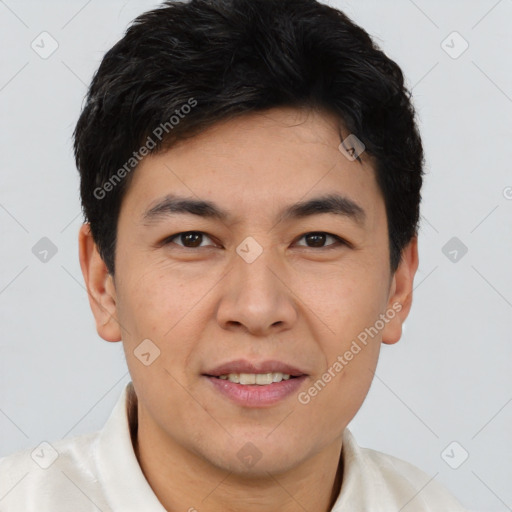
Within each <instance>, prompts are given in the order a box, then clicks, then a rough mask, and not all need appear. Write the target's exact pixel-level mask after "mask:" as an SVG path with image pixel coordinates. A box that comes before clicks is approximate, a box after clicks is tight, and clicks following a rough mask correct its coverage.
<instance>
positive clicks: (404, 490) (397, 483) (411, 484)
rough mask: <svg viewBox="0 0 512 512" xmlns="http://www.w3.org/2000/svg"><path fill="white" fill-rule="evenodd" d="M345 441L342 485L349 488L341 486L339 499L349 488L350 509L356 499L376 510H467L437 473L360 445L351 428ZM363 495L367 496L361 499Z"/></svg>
mask: <svg viewBox="0 0 512 512" xmlns="http://www.w3.org/2000/svg"><path fill="white" fill-rule="evenodd" d="M343 442H344V447H345V448H344V450H345V451H344V454H343V457H344V463H345V469H346V471H345V470H344V475H343V480H344V482H343V484H345V483H346V488H345V489H344V487H343V485H342V492H341V494H340V498H342V497H344V494H343V493H344V491H345V490H346V496H347V497H346V506H347V509H348V510H351V508H350V506H349V503H350V504H351V503H353V502H354V501H355V502H357V504H358V505H360V506H361V507H363V508H365V507H369V509H370V510H372V511H373V510H375V511H376V512H377V511H382V512H385V511H387V510H394V509H395V508H396V509H397V510H402V511H403V512H409V511H411V512H412V511H414V512H466V511H465V509H464V508H463V507H462V505H461V504H460V503H459V502H458V501H457V500H456V499H455V498H454V497H453V496H452V495H451V494H450V493H449V492H448V490H447V489H446V488H445V487H444V486H443V485H442V484H440V483H439V482H438V481H437V480H436V475H428V474H427V473H426V472H424V471H422V470H421V469H419V468H418V467H416V466H414V465H413V464H411V463H409V462H407V461H405V460H402V459H399V458H397V457H394V456H393V455H389V454H387V453H383V452H380V451H377V450H374V449H371V448H364V447H360V446H358V445H357V443H356V441H355V438H354V436H353V435H352V433H351V432H350V431H348V429H346V431H345V433H344V438H343ZM345 479H346V482H345ZM361 495H364V496H365V497H364V498H363V499H359V498H358V496H361ZM358 500H359V501H358ZM342 504H343V505H345V503H344V501H343V499H341V500H340V505H342ZM337 510H338V509H336V508H334V509H333V511H337ZM339 510H344V509H343V508H340V509H339Z"/></svg>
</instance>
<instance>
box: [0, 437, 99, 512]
mask: <svg viewBox="0 0 512 512" xmlns="http://www.w3.org/2000/svg"><path fill="white" fill-rule="evenodd" d="M98 435H99V432H93V433H89V434H84V435H81V436H75V437H71V438H66V439H61V440H59V441H54V442H51V443H49V442H46V441H44V442H42V443H40V444H39V445H38V446H36V447H33V448H27V449H24V450H21V451H18V452H15V453H13V454H10V455H7V456H5V457H3V458H0V500H1V505H2V507H1V510H2V512H4V511H5V512H11V511H12V512H15V511H16V512H17V511H20V510H23V511H24V512H31V511H34V512H35V511H36V510H38V511H42V510H53V511H55V512H58V510H59V508H58V506H57V507H56V505H57V503H58V504H65V503H66V502H67V503H68V504H70V503H75V502H76V500H77V499H80V500H82V501H83V502H84V507H83V508H80V510H89V508H88V507H89V505H87V503H86V502H87V501H88V497H89V495H90V496H91V497H93V496H94V495H95V488H96V486H97V482H98V479H97V473H96V463H95V460H94V445H95V443H96V442H97V439H98ZM80 496H81V498H80ZM57 497H58V502H56V501H55V498H57ZM68 500H69V501H68ZM89 504H90V506H92V507H93V508H91V510H92V509H95V510H97V508H95V507H94V506H93V505H92V503H91V502H90V500H89ZM97 506H100V507H101V505H100V504H99V503H98V504H97ZM102 510H108V508H106V507H105V508H102Z"/></svg>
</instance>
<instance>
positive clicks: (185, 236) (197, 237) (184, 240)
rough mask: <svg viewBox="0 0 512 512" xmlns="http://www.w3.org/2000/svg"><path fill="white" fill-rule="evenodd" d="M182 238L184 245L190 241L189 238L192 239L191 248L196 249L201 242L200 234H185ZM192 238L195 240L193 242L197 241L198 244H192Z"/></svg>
mask: <svg viewBox="0 0 512 512" xmlns="http://www.w3.org/2000/svg"><path fill="white" fill-rule="evenodd" d="M182 236H183V239H182V241H183V242H184V244H185V245H187V240H188V241H191V238H192V247H197V246H198V245H201V240H200V238H201V234H200V233H196V232H191V233H186V234H185V235H182ZM194 238H195V242H198V239H199V242H198V243H194Z"/></svg>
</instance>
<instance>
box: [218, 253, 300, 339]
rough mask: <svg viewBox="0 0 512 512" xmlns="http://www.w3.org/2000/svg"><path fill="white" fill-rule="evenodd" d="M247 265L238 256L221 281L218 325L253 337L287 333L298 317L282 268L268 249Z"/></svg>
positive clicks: (246, 262) (282, 265) (244, 260)
mask: <svg viewBox="0 0 512 512" xmlns="http://www.w3.org/2000/svg"><path fill="white" fill-rule="evenodd" d="M249 261H251V260H246V259H244V258H243V257H241V256H239V255H238V254H237V255H236V256H235V257H234V261H233V267H232V268H231V270H230V271H229V272H228V274H227V275H226V277H225V278H224V279H223V280H222V285H221V286H222V295H221V298H220V301H219V305H218V308H217V321H218V323H219V325H220V326H221V327H222V328H223V329H226V330H242V331H246V332H249V333H251V334H253V335H255V336H268V335H272V334H276V333H277V332H280V331H283V330H287V329H290V328H291V327H292V326H293V325H294V323H295V322H296V321H297V316H298V313H297V307H296V302H295V300H294V294H293V291H292V289H291V287H290V284H289V283H288V281H289V280H290V276H289V272H287V271H286V267H285V265H284V264H283V263H282V262H280V261H279V257H278V255H276V254H273V252H272V251H271V250H270V249H265V250H263V252H262V253H261V254H260V255H259V256H258V257H257V258H256V259H255V260H254V261H252V262H249Z"/></svg>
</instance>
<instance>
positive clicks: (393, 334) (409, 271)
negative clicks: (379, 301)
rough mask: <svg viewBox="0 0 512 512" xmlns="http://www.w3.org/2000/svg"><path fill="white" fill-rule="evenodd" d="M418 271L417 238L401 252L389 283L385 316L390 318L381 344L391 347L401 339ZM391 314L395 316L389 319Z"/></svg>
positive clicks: (383, 332)
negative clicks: (398, 262) (399, 259)
mask: <svg viewBox="0 0 512 512" xmlns="http://www.w3.org/2000/svg"><path fill="white" fill-rule="evenodd" d="M417 269H418V237H416V236H415V237H413V238H412V240H411V241H410V242H409V244H408V245H407V246H406V247H405V248H404V249H403V250H402V259H401V261H400V264H399V265H398V268H397V269H396V272H395V274H394V276H393V279H392V281H391V286H390V290H389V298H388V304H387V308H386V311H387V312H389V313H388V314H387V315H386V316H387V317H388V318H390V320H389V321H388V323H386V324H385V327H384V329H383V331H382V343H386V344H388V345H392V344H393V343H396V342H397V341H398V340H399V339H400V338H401V337H402V325H403V323H404V322H405V319H406V318H407V316H408V315H409V311H410V310H411V305H412V289H413V284H414V276H415V274H416V270H417ZM391 312H395V315H394V316H393V317H392V318H391Z"/></svg>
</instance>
